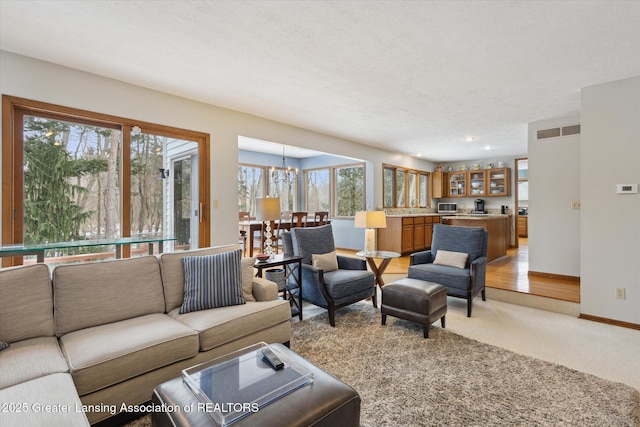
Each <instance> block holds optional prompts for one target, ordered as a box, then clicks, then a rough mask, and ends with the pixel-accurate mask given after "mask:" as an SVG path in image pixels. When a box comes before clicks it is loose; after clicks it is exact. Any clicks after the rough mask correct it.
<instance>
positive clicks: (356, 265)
mask: <svg viewBox="0 0 640 427" xmlns="http://www.w3.org/2000/svg"><path fill="white" fill-rule="evenodd" d="M338 268H339V269H341V270H366V269H367V262H366V261H365V260H363V259H362V258H354V257H349V256H342V255H338Z"/></svg>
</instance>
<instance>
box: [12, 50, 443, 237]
mask: <svg viewBox="0 0 640 427" xmlns="http://www.w3.org/2000/svg"><path fill="white" fill-rule="evenodd" d="M0 93H2V94H6V95H12V96H16V97H21V98H27V99H32V100H36V101H42V102H47V103H52V104H58V105H62V106H67V107H72V108H79V109H84V110H89V111H93V112H98V113H103V114H111V115H115V116H120V117H126V118H130V119H137V120H141V121H146V122H151V123H158V124H163V125H167V126H174V127H178V128H183V129H189V130H194V131H199V132H205V133H208V134H210V135H211V201H212V205H213V206H216V205H217V208H216V209H211V212H210V214H211V230H212V231H211V243H212V244H213V245H219V244H227V243H235V242H237V232H236V230H237V221H238V218H237V200H238V199H237V182H236V177H237V165H238V135H244V136H248V137H252V138H258V139H265V140H267V141H274V142H278V143H282V144H286V145H292V146H298V147H303V148H309V149H321V150H322V151H324V152H328V153H332V154H337V155H342V156H347V157H355V158H360V159H363V160H366V161H370V162H372V171H373V173H372V174H369V171H367V174H368V175H367V198H368V200H367V203H371V205H372V206H376V205H381V204H382V163H393V164H397V165H400V166H405V167H411V168H415V169H423V170H433V164H431V163H429V162H424V161H420V160H418V159H414V158H411V157H409V156H405V155H401V154H395V153H390V152H387V151H383V150H380V149H376V148H372V147H368V146H363V145H361V144H358V143H355V142H351V141H347V140H344V139H340V138H334V137H331V136H328V135H323V134H320V133H317V132H312V131H309V130H305V129H301V128H297V127H294V126H290V125H286V124H283V123H278V122H274V121H270V120H266V119H262V118H259V117H255V116H251V115H249V114H244V113H240V112H236V111H232V110H227V109H224V108H220V107H215V106H212V105H207V104H203V103H200V102H195V101H191V100H188V99H185V98H180V97H176V96H173V95H168V94H165V93H161V92H156V91H153V90H149V89H146V88H143V87H140V86H134V85H130V84H127V83H122V82H119V81H116V80H112V79H107V78H104V77H101V76H97V75H94V74H89V73H85V72H82V71H78V70H74V69H70V68H66V67H61V66H58V65H55V64H51V63H47V62H42V61H38V60H35V59H32V58H27V57H24V56H20V55H15V54H12V53H9V52H5V51H0ZM230 178H232V179H230ZM371 189H373V190H371ZM371 198H373V201H371V200H370V199H371ZM363 239H364V238H363ZM354 246H355V247H360V243H359V242H357V243H355V244H354Z"/></svg>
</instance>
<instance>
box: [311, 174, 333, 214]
mask: <svg viewBox="0 0 640 427" xmlns="http://www.w3.org/2000/svg"><path fill="white" fill-rule="evenodd" d="M304 188H305V209H306V211H307V212H309V213H313V212H322V211H327V212H331V170H330V169H329V168H325V169H310V170H305V171H304Z"/></svg>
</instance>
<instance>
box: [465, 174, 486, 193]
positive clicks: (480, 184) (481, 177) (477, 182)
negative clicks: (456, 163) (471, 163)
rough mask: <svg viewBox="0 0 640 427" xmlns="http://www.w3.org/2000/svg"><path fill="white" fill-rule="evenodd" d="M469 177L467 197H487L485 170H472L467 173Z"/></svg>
mask: <svg viewBox="0 0 640 427" xmlns="http://www.w3.org/2000/svg"><path fill="white" fill-rule="evenodd" d="M467 174H468V176H469V194H468V195H469V196H486V195H487V174H486V171H485V170H478V169H476V170H472V171H469V172H467Z"/></svg>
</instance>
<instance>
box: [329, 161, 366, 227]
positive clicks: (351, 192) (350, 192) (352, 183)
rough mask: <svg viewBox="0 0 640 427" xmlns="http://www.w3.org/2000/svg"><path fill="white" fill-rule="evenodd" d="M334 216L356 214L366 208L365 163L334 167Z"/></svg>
mask: <svg viewBox="0 0 640 427" xmlns="http://www.w3.org/2000/svg"><path fill="white" fill-rule="evenodd" d="M333 176H334V193H335V194H334V216H338V217H340V216H342V217H345V216H347V217H350V216H355V214H356V212H357V211H362V210H364V209H365V191H364V188H365V187H364V183H365V180H364V164H359V165H349V166H338V167H334V168H333Z"/></svg>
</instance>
